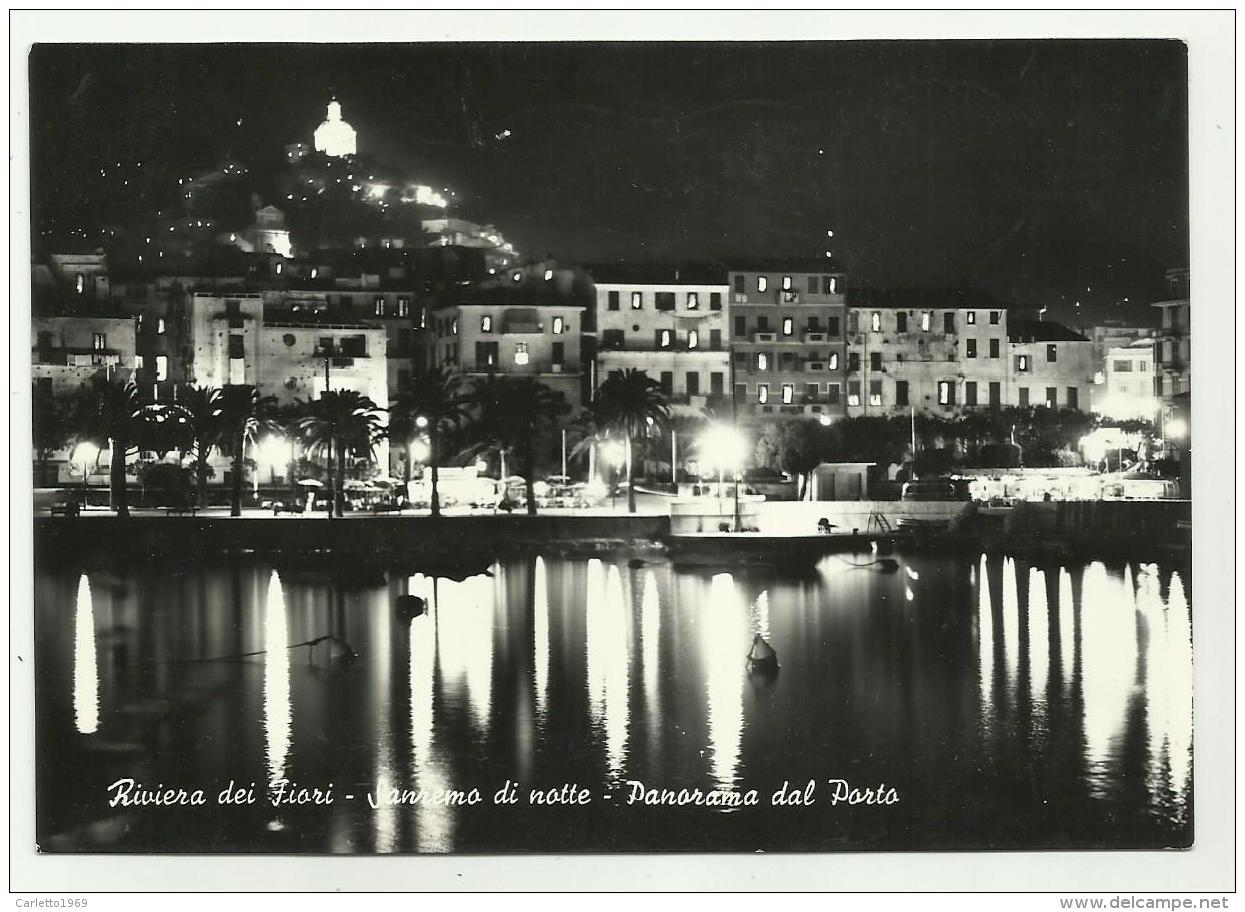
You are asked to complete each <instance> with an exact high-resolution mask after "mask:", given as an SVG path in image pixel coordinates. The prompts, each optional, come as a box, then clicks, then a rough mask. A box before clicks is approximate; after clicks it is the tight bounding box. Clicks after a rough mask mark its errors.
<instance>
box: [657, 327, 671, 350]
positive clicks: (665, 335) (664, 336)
mask: <svg viewBox="0 0 1245 912" xmlns="http://www.w3.org/2000/svg"><path fill="white" fill-rule="evenodd" d="M659 345H660V347H661V348H669V347H670V330H668V329H663V330H662V331H661V341H660V342H659Z"/></svg>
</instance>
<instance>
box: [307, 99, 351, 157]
mask: <svg viewBox="0 0 1245 912" xmlns="http://www.w3.org/2000/svg"><path fill="white" fill-rule="evenodd" d="M315 145H316V151H317V152H323V153H324V154H325V155H332V156H334V157H336V158H345V157H346V156H347V155H354V154H355V131H354V127H352V126H350V124H348V123H346V121H344V120H342V106H341V103H340V102H339V101H338V100H337V98H336V97H334V98H333V99H331V100H330V101H329V107H328V119H327V120H325V121H324V123H322V124H320V126H318V127H316V132H315Z"/></svg>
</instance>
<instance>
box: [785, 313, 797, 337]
mask: <svg viewBox="0 0 1245 912" xmlns="http://www.w3.org/2000/svg"><path fill="white" fill-rule="evenodd" d="M794 332H795V320H793V319H792V318H791V317H783V318H782V334H783V335H784V336H789V335H791V334H792V333H794Z"/></svg>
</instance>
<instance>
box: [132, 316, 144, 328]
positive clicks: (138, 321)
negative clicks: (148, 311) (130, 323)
mask: <svg viewBox="0 0 1245 912" xmlns="http://www.w3.org/2000/svg"><path fill="white" fill-rule="evenodd" d="M134 324H135V329H137V330H141V329H142V328H143V315H142V314H139V315H138V316H137V317H136V318H135V321H134Z"/></svg>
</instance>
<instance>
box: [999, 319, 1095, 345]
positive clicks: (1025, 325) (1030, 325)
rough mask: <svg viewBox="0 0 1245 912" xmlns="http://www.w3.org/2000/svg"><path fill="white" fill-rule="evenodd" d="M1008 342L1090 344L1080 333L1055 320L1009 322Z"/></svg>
mask: <svg viewBox="0 0 1245 912" xmlns="http://www.w3.org/2000/svg"><path fill="white" fill-rule="evenodd" d="M1007 341H1008V342H1088V341H1089V340H1088V339H1086V338H1085V337H1084V336H1082V335H1081V334H1080V333H1078V332H1076V331H1074V330H1071V329H1069V328H1068V327H1066V326H1064V325H1063V324H1062V323H1056V322H1055V321H1054V320H1009V321H1008V324H1007Z"/></svg>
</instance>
